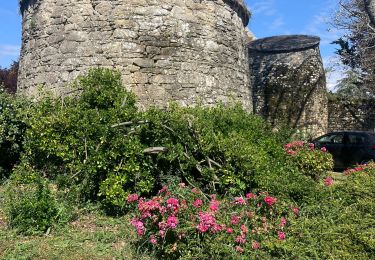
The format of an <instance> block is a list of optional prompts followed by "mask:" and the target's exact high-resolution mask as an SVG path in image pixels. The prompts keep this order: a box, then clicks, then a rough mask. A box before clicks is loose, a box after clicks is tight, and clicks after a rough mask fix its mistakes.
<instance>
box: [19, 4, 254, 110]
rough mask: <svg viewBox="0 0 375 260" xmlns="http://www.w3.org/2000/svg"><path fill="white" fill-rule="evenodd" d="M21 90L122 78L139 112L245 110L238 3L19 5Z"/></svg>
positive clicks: (245, 17)
mask: <svg viewBox="0 0 375 260" xmlns="http://www.w3.org/2000/svg"><path fill="white" fill-rule="evenodd" d="M21 8H22V10H21V11H22V18H23V19H22V25H23V30H22V50H21V58H20V73H19V81H18V86H19V91H20V92H23V93H26V94H28V95H31V94H32V93H34V92H35V91H36V89H37V87H38V86H39V85H43V86H46V87H47V88H49V89H52V90H53V91H54V92H55V93H56V94H57V95H59V94H62V93H64V92H67V91H68V89H67V88H68V87H67V83H69V82H71V81H72V80H73V79H75V78H76V77H77V76H78V75H81V74H84V73H85V72H87V70H88V69H89V68H93V67H98V66H100V67H106V68H113V69H116V70H118V71H120V72H121V74H122V78H123V83H124V85H125V86H126V87H127V88H128V89H130V90H132V91H133V92H134V93H135V94H136V95H137V96H138V99H139V102H140V104H141V106H149V105H156V106H161V107H163V106H166V105H167V104H168V102H170V101H172V100H173V101H177V102H179V103H180V104H182V105H192V104H195V103H197V102H199V103H202V104H204V105H213V104H217V103H218V102H223V103H229V102H241V103H242V104H243V106H244V107H245V108H246V109H248V110H251V105H252V102H251V90H250V86H249V68H248V57H247V55H248V54H247V51H246V46H247V42H248V40H247V34H248V33H247V29H246V26H247V24H248V22H249V17H250V13H249V11H248V9H247V8H246V5H245V4H244V2H243V0H116V1H113V0H23V2H22V5H21Z"/></svg>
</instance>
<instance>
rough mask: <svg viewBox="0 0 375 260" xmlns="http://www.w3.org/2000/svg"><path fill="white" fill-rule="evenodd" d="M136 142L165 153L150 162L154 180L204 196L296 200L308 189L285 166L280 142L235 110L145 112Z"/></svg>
mask: <svg viewBox="0 0 375 260" xmlns="http://www.w3.org/2000/svg"><path fill="white" fill-rule="evenodd" d="M145 117H146V119H147V121H149V124H148V125H146V126H143V127H142V130H141V133H140V138H141V142H142V143H145V144H147V146H149V147H159V146H162V147H166V148H167V150H168V152H167V153H162V154H159V155H158V156H157V157H156V158H155V163H156V167H157V168H156V169H155V170H156V171H157V173H156V176H162V175H166V174H169V175H177V176H179V177H181V178H182V179H183V180H186V181H190V182H194V184H195V185H197V186H199V187H201V188H202V189H203V190H206V191H208V192H212V191H216V192H218V193H221V194H223V193H228V192H229V193H231V194H238V193H240V192H245V191H248V190H251V189H262V190H266V191H269V192H272V193H273V194H276V195H280V196H285V197H291V198H293V199H297V200H298V199H301V198H302V197H304V196H306V195H307V194H309V193H310V192H312V189H313V188H314V185H313V184H311V182H310V180H309V179H308V178H306V177H305V176H303V175H301V174H300V173H299V172H298V169H297V168H296V167H294V166H293V165H290V164H288V163H287V161H288V157H287V155H286V154H285V153H284V151H283V149H282V143H280V140H281V138H279V136H278V134H277V133H273V132H272V131H271V129H270V127H269V126H268V125H267V124H266V123H265V122H264V121H263V120H262V119H261V118H260V117H258V116H255V115H251V114H249V113H247V112H246V111H244V110H243V109H242V108H241V107H240V106H226V107H225V106H223V105H218V106H216V107H213V108H203V107H199V106H198V107H195V108H181V107H179V106H171V107H170V109H169V110H168V111H163V110H158V109H151V110H149V111H148V112H147V113H146V115H145Z"/></svg>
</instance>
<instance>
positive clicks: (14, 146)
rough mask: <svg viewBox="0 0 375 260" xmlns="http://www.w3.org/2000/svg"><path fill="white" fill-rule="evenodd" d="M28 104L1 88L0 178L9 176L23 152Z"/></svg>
mask: <svg viewBox="0 0 375 260" xmlns="http://www.w3.org/2000/svg"><path fill="white" fill-rule="evenodd" d="M24 109H27V104H26V102H25V101H23V100H22V98H16V97H14V96H11V95H10V94H7V93H6V92H4V91H3V90H2V89H0V179H2V178H4V177H8V176H9V174H10V171H11V170H12V168H13V167H14V165H15V164H16V163H17V162H18V161H19V158H20V154H21V152H22V142H23V135H24V133H25V129H26V124H25V122H24V118H23V116H22V114H23V112H24V111H23V110H24Z"/></svg>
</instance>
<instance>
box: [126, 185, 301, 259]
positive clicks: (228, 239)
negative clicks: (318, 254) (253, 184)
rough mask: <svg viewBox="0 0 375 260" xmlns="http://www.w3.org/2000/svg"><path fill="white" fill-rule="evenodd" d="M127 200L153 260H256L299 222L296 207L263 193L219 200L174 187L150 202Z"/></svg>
mask: <svg viewBox="0 0 375 260" xmlns="http://www.w3.org/2000/svg"><path fill="white" fill-rule="evenodd" d="M129 198H131V199H128V203H129V204H130V207H132V208H133V211H132V212H133V217H132V220H131V225H132V226H133V227H134V230H135V232H136V233H137V235H138V238H139V240H138V242H139V246H140V247H144V248H145V249H149V250H151V251H152V252H154V253H155V255H156V256H158V257H171V258H178V257H180V256H186V255H190V256H194V257H198V258H199V257H200V256H201V257H203V258H210V257H219V256H220V257H238V256H239V255H241V254H246V255H254V256H256V255H261V254H262V253H261V252H263V253H264V252H266V251H267V248H269V247H270V246H272V245H274V244H280V243H283V242H284V241H285V240H287V239H288V233H289V222H290V220H292V219H293V220H294V221H296V218H297V217H298V211H297V214H296V209H297V210H298V208H297V207H295V206H292V205H290V204H287V203H285V202H283V201H282V200H280V199H277V198H275V197H273V196H271V195H269V194H267V193H266V192H258V193H256V194H255V193H248V194H246V195H245V196H238V197H234V198H219V197H217V196H216V195H211V196H207V195H205V194H203V192H201V191H200V190H199V189H196V188H194V189H191V188H190V187H189V186H187V185H176V186H172V187H170V188H168V187H166V186H165V187H163V189H162V190H161V191H160V192H159V193H158V195H157V196H155V197H153V198H150V199H145V198H138V199H137V200H134V199H133V198H136V196H135V195H130V196H129Z"/></svg>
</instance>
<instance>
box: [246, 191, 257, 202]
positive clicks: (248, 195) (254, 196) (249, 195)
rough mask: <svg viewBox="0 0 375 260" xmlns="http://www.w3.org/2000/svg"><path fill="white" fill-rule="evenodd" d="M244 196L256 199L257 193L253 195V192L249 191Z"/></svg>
mask: <svg viewBox="0 0 375 260" xmlns="http://www.w3.org/2000/svg"><path fill="white" fill-rule="evenodd" d="M246 198H247V199H254V200H255V199H256V198H257V195H255V194H254V193H252V192H250V193H248V194H246Z"/></svg>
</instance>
